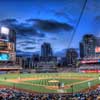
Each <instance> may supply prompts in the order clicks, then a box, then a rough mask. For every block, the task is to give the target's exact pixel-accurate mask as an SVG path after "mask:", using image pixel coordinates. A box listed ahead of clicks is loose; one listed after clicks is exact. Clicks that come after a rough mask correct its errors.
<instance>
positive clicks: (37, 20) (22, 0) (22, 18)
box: [0, 0, 100, 54]
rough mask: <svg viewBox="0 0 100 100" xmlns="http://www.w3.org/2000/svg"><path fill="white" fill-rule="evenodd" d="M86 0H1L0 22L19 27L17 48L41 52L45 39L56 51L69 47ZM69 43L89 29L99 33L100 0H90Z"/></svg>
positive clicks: (19, 50) (72, 44)
mask: <svg viewBox="0 0 100 100" xmlns="http://www.w3.org/2000/svg"><path fill="white" fill-rule="evenodd" d="M84 1H85V0H0V23H1V25H8V26H9V25H12V26H13V27H14V28H16V31H17V52H20V53H25V52H27V53H28V52H30V54H32V52H35V53H36V52H39V51H40V47H41V44H42V43H43V42H49V43H51V46H52V48H53V51H54V52H55V53H57V52H58V53H59V52H63V51H64V50H65V49H66V48H67V47H68V42H69V40H70V39H71V36H72V32H73V30H74V28H75V25H76V23H77V21H78V18H79V15H80V12H81V10H82V6H83V4H84ZM87 1H88V2H87V4H86V8H85V10H84V14H83V16H82V18H81V21H80V23H79V26H78V29H77V31H76V33H75V36H74V39H73V41H72V43H71V45H70V47H74V48H79V42H80V41H81V39H82V36H83V35H84V34H86V33H93V34H96V35H97V36H100V35H99V34H100V32H99V31H100V28H99V27H100V0H87Z"/></svg>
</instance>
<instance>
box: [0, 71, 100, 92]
mask: <svg viewBox="0 0 100 100" xmlns="http://www.w3.org/2000/svg"><path fill="white" fill-rule="evenodd" d="M99 79H100V76H99V74H92V73H90V74H85V73H33V74H2V75H0V86H1V87H12V88H16V89H20V90H26V91H31V92H36V93H72V92H79V91H85V90H87V89H92V88H93V87H94V86H97V85H98V84H99V83H100V80H99ZM59 83H60V86H59Z"/></svg>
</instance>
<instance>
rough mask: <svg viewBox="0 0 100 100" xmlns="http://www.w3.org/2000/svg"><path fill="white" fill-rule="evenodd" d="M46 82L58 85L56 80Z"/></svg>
mask: <svg viewBox="0 0 100 100" xmlns="http://www.w3.org/2000/svg"><path fill="white" fill-rule="evenodd" d="M48 82H50V83H58V82H59V81H58V80H49V81H48Z"/></svg>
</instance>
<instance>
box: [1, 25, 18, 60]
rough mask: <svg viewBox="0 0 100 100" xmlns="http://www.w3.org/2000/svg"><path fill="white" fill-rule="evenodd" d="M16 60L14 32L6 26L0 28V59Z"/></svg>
mask: <svg viewBox="0 0 100 100" xmlns="http://www.w3.org/2000/svg"><path fill="white" fill-rule="evenodd" d="M15 60H16V32H15V30H13V29H9V28H7V27H1V30H0V61H15Z"/></svg>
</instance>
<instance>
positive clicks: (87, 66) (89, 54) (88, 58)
mask: <svg viewBox="0 0 100 100" xmlns="http://www.w3.org/2000/svg"><path fill="white" fill-rule="evenodd" d="M80 58H81V59H80V67H79V71H80V72H85V73H87V72H91V73H95V72H96V73H100V38H99V37H96V36H94V35H92V34H86V35H84V36H83V39H82V41H81V42H80Z"/></svg>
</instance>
